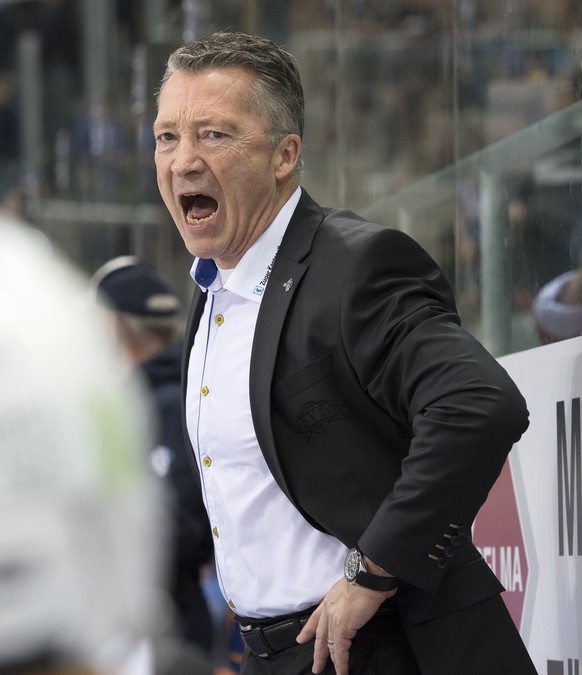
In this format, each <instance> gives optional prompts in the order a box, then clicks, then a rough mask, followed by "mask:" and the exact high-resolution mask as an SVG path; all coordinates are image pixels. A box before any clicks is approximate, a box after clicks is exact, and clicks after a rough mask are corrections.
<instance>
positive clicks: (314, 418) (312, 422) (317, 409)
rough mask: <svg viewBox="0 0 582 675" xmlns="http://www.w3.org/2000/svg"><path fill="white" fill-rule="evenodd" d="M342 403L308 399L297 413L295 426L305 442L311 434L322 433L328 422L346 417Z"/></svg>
mask: <svg viewBox="0 0 582 675" xmlns="http://www.w3.org/2000/svg"><path fill="white" fill-rule="evenodd" d="M347 418H348V416H347V414H346V413H345V412H344V411H343V406H342V405H334V404H332V403H328V402H327V401H309V403H306V404H305V405H304V406H303V408H301V410H300V411H299V414H298V415H297V418H296V419H297V427H298V431H299V433H300V434H303V436H304V438H305V440H306V441H307V443H309V439H310V438H311V435H312V434H322V433H323V432H324V431H326V430H327V428H328V427H329V425H330V422H335V421H337V420H345V419H347Z"/></svg>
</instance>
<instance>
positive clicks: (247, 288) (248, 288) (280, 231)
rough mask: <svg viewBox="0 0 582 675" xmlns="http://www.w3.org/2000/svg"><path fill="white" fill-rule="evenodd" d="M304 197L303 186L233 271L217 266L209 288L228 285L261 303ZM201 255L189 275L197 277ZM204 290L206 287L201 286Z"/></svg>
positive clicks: (216, 290) (233, 291)
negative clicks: (275, 263)
mask: <svg viewBox="0 0 582 675" xmlns="http://www.w3.org/2000/svg"><path fill="white" fill-rule="evenodd" d="M300 197H301V188H300V187H298V188H297V189H296V190H295V192H294V193H293V194H292V195H291V197H289V199H288V200H287V201H286V202H285V204H284V205H283V207H282V208H281V210H280V211H279V213H278V214H277V215H276V216H275V219H274V220H273V222H272V223H271V224H270V225H269V227H268V228H267V229H266V230H265V231H264V232H263V234H262V235H261V236H260V237H259V238H258V239H257V241H256V242H255V243H254V244H253V245H252V246H251V247H250V248H249V250H248V251H247V252H246V253H245V254H244V255H243V257H242V258H241V259H240V261H239V262H238V264H237V266H236V267H235V268H234V269H232V270H222V269H220V267H219V268H218V274H217V275H216V279H215V280H214V281H213V282H212V284H211V285H210V286H209V287H208V290H209V291H210V292H212V293H216V292H218V291H220V290H221V289H222V288H225V289H227V290H229V291H231V292H232V293H236V294H237V295H240V296H241V297H243V298H246V299H247V300H252V301H253V302H256V303H260V302H261V298H262V296H263V293H264V292H265V288H266V287H267V283H268V281H269V277H270V275H271V270H272V268H273V263H274V262H275V257H276V255H277V251H278V250H279V246H280V245H281V240H282V239H283V235H284V234H285V231H286V230H287V226H288V225H289V221H290V220H291V216H292V215H293V212H294V211H295V207H296V206H297V204H298V202H299V198H300ZM198 260H199V258H196V259H195V260H194V264H193V265H192V269H191V270H190V276H191V277H192V278H193V279H194V275H195V272H196V267H197V266H198ZM200 288H202V290H203V291H205V290H206V289H205V288H204V287H202V286H200Z"/></svg>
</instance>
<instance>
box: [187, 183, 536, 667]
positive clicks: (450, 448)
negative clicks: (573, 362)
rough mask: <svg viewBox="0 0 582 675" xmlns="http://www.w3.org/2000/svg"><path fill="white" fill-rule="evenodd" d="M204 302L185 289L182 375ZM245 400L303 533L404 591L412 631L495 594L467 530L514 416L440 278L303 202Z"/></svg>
mask: <svg viewBox="0 0 582 675" xmlns="http://www.w3.org/2000/svg"><path fill="white" fill-rule="evenodd" d="M204 300H205V294H203V293H201V292H200V291H199V290H198V289H196V292H195V295H194V299H193V303H192V308H191V312H190V317H189V322H188V326H187V333H186V337H187V339H186V348H185V358H184V365H183V368H184V370H183V375H184V380H185V374H186V372H187V367H188V356H189V353H190V348H191V345H192V341H193V338H194V334H195V332H196V328H197V325H198V322H199V319H200V315H201V312H202V309H203V304H204ZM184 387H185V384H184ZM250 396H251V409H252V415H253V421H254V425H255V430H256V434H257V438H258V440H259V444H260V447H261V449H262V451H263V454H264V456H265V459H266V461H267V464H268V465H269V468H270V469H271V471H272V473H273V476H274V477H275V479H276V481H277V482H278V484H279V485H280V487H281V488H282V490H283V491H284V492H285V493H286V494H287V496H288V497H289V499H290V500H291V501H292V502H293V503H294V504H295V506H296V507H297V509H298V510H299V511H300V512H301V513H302V514H303V515H304V517H305V518H306V519H307V520H308V521H309V522H310V523H312V524H313V525H314V526H315V527H317V528H319V529H321V530H323V531H325V532H328V533H330V534H332V535H334V536H335V537H337V538H338V539H340V540H341V541H342V542H343V543H344V544H346V546H354V545H356V544H358V545H359V546H360V548H361V549H362V550H363V551H364V553H365V554H366V555H368V556H369V557H370V558H371V559H372V560H374V562H376V563H377V564H378V565H380V566H382V567H383V568H384V569H386V570H388V571H389V572H391V573H392V574H394V575H396V576H397V577H399V578H400V579H401V580H402V581H403V582H404V583H403V586H402V587H401V589H400V590H399V592H398V594H397V597H398V599H399V604H400V609H401V611H402V614H403V616H404V618H405V622H406V625H407V628H408V629H410V630H412V633H414V630H413V628H410V627H411V626H412V627H413V625H414V624H420V623H423V622H426V621H429V620H433V619H435V618H436V617H439V616H444V615H449V614H451V612H455V611H456V610H460V609H464V608H468V607H471V606H474V605H475V604H476V603H479V602H480V601H483V600H485V599H487V598H491V597H498V596H499V593H500V591H501V590H503V589H502V586H501V584H500V583H499V581H498V580H497V579H496V577H495V576H494V575H493V573H492V572H491V570H490V569H489V567H488V565H487V564H486V563H485V562H484V560H483V558H482V557H481V556H480V555H479V553H478V551H477V550H476V548H475V547H474V546H473V544H472V543H471V536H470V526H471V523H472V522H473V519H474V518H475V515H476V513H477V511H478V509H479V508H480V506H481V505H482V503H483V502H484V501H485V499H486V497H487V494H488V492H489V490H490V488H491V486H492V485H493V483H494V482H495V480H496V478H497V476H498V475H499V472H500V471H501V468H502V466H503V463H504V461H505V459H506V456H507V454H508V453H509V451H510V449H511V447H512V445H513V443H514V442H515V441H517V440H518V439H519V438H520V436H521V434H522V433H523V432H524V431H525V429H526V428H527V425H528V421H527V418H528V414H527V409H526V405H525V402H524V400H523V398H522V396H521V394H520V393H519V391H518V390H517V388H516V387H515V385H514V384H513V382H512V381H511V379H510V378H509V376H508V375H507V373H506V372H505V370H504V369H503V368H502V367H501V366H500V365H499V364H498V362H497V361H496V360H495V359H494V358H493V357H492V356H491V355H490V354H489V353H488V352H486V350H485V349H484V348H483V347H482V346H481V345H480V344H479V343H478V342H477V341H476V340H475V339H474V338H473V337H472V336H471V335H469V334H468V333H467V332H466V331H465V330H464V329H462V328H461V326H460V321H459V318H458V315H457V312H456V309H455V303H454V300H453V297H452V294H451V290H450V288H449V286H448V284H447V282H446V281H445V279H444V277H443V275H442V272H441V271H440V269H439V268H438V266H437V265H436V263H435V262H434V261H433V260H432V259H431V258H430V257H429V256H428V255H427V253H426V252H425V251H424V250H423V249H422V248H421V247H420V246H419V245H418V244H416V243H415V242H414V241H413V240H411V239H410V238H409V237H408V236H406V235H405V234H403V233H402V232H400V231H398V230H394V229H390V228H387V227H382V226H379V225H374V224H371V223H368V222H366V221H364V220H362V219H361V218H359V217H358V216H356V215H355V214H353V213H351V212H348V211H345V210H338V209H324V208H322V207H320V206H319V205H318V204H316V203H315V202H314V201H313V200H312V199H311V198H310V197H309V196H308V195H307V194H306V193H305V192H303V194H302V197H301V200H300V202H299V204H298V206H297V208H296V210H295V213H294V214H293V217H292V219H291V222H290V224H289V227H288V229H287V232H286V234H285V236H284V238H283V241H282V243H281V247H280V249H279V252H278V254H277V257H276V260H275V263H274V265H273V269H272V272H271V277H270V280H269V283H268V286H267V288H266V291H265V294H264V296H263V299H262V303H261V307H260V311H259V317H258V322H257V327H256V332H255V338H254V343H253V350H252V356H251V369H250ZM196 473H197V472H196ZM500 602H501V601H500ZM462 623H463V621H462V620H461V624H462ZM432 624H433V625H435V626H436V624H435V622H434V621H433V622H432ZM459 628H462V626H459ZM410 630H409V636H411V633H410ZM448 631H450V626H448V625H447V627H446V631H445V632H444V633H443V635H442V639H443V640H446V639H447V632H448ZM431 635H433V637H435V639H437V635H438V632H433V633H431ZM438 639H441V638H440V637H439V638H438ZM448 639H450V635H449V636H448ZM425 640H426V638H425V636H424V634H423V638H422V640H421V643H424V642H425ZM411 642H413V645H414V634H412V637H411ZM419 648H420V649H421V651H424V652H426V648H425V647H424V646H422V644H421V645H420V646H419ZM417 658H419V656H418V654H417ZM434 658H440V656H437V655H432V656H431V659H430V660H433V659H434ZM431 667H432V666H431ZM435 667H436V666H435ZM427 668H428V666H427ZM463 668H464V670H462V671H461V670H459V673H461V672H462V673H463V675H466V673H467V672H471V673H472V674H473V673H478V672H481V671H479V670H469V671H467V670H466V663H464V666H463ZM423 672H435V673H437V672H442V673H446V674H447V675H451V673H454V672H455V670H454V668H452V666H451V664H450V662H448V665H447V666H446V667H445V669H444V670H428V669H426V670H423ZM483 672H486V671H485V670H484V671H483ZM491 672H494V671H491ZM495 672H504V671H502V670H501V671H495ZM508 672H509V671H508ZM515 672H523V673H528V672H535V671H529V670H527V668H524V669H522V670H521V671H515Z"/></svg>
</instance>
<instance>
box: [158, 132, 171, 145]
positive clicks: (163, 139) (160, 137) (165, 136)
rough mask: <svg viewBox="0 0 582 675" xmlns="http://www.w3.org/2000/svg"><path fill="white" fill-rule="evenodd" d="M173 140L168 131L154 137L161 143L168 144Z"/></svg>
mask: <svg viewBox="0 0 582 675" xmlns="http://www.w3.org/2000/svg"><path fill="white" fill-rule="evenodd" d="M174 138H175V136H174V134H172V133H170V132H169V131H163V132H162V133H161V134H158V135H157V136H156V141H161V142H162V143H164V142H166V143H167V142H168V141H173V140H174Z"/></svg>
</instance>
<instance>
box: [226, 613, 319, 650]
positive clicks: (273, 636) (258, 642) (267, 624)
mask: <svg viewBox="0 0 582 675" xmlns="http://www.w3.org/2000/svg"><path fill="white" fill-rule="evenodd" d="M314 609H315V607H311V608H310V609H307V610H305V611H303V612H297V613H296V614H288V615H286V616H282V617H279V618H278V619H266V620H261V619H244V618H242V617H236V619H237V621H238V622H239V623H240V634H241V636H242V639H243V640H244V643H245V644H246V646H247V647H248V648H249V649H250V650H251V652H253V653H254V654H256V655H257V656H260V657H262V658H266V657H267V656H271V655H272V654H276V653H277V652H280V651H282V650H283V649H287V648H288V647H292V646H293V645H296V644H297V641H296V637H297V636H298V635H299V633H300V632H301V629H302V628H303V626H305V624H306V623H307V621H308V620H309V617H310V616H311V613H312V612H313V610H314Z"/></svg>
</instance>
